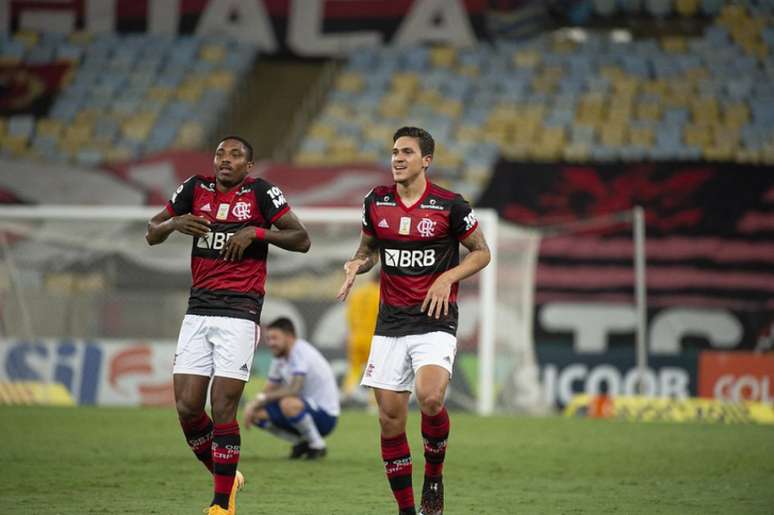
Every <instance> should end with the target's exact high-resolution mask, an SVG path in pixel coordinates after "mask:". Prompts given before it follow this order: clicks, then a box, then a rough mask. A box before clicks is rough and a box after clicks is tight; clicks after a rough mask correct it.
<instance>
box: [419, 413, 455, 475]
mask: <svg viewBox="0 0 774 515" xmlns="http://www.w3.org/2000/svg"><path fill="white" fill-rule="evenodd" d="M422 439H423V440H424V443H425V477H426V478H430V479H437V478H439V477H441V475H442V474H443V461H444V458H445V457H446V442H447V440H448V439H449V413H448V412H447V411H446V407H444V408H443V409H442V410H441V411H439V412H438V414H437V415H433V416H430V415H425V414H424V413H422Z"/></svg>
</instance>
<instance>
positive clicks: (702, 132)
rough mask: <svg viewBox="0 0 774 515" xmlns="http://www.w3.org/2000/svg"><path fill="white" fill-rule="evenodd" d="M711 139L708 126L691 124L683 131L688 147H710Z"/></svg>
mask: <svg viewBox="0 0 774 515" xmlns="http://www.w3.org/2000/svg"><path fill="white" fill-rule="evenodd" d="M711 139H712V135H711V133H710V131H709V129H708V128H707V127H706V126H702V125H693V124H691V125H686V126H685V128H684V129H683V140H684V141H685V144H686V145H690V146H694V147H703V146H705V145H708V144H709V142H710V141H711Z"/></svg>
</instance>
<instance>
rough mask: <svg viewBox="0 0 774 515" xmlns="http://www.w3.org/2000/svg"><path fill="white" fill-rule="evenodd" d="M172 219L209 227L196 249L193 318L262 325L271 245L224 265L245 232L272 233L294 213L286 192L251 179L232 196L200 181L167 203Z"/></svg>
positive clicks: (255, 246)
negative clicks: (189, 217)
mask: <svg viewBox="0 0 774 515" xmlns="http://www.w3.org/2000/svg"><path fill="white" fill-rule="evenodd" d="M166 207H167V211H168V212H169V214H170V215H172V216H178V215H182V214H185V213H191V214H193V215H195V216H201V217H203V218H206V219H207V220H209V221H210V232H209V233H207V234H206V235H204V236H202V237H194V238H193V244H192V246H191V275H192V279H193V284H192V286H191V295H190V297H189V301H188V311H187V312H188V313H189V314H191V315H211V316H227V317H235V318H247V319H250V320H254V321H255V322H256V323H258V322H259V321H260V314H261V308H262V305H263V296H264V284H265V282H266V255H267V253H268V244H267V243H266V242H264V241H257V242H254V243H253V244H252V245H250V246H249V247H247V249H246V250H245V253H244V255H243V258H242V259H241V260H239V261H224V260H223V259H222V258H221V252H222V250H223V248H224V247H225V246H226V244H227V243H228V241H229V239H231V237H232V236H233V235H234V234H236V233H237V232H238V231H239V230H241V229H243V228H245V227H263V228H266V229H268V228H270V227H271V225H272V224H273V223H274V222H275V221H276V220H277V219H278V218H280V217H281V216H282V215H284V214H285V213H286V212H287V211H288V210H289V209H290V207H289V206H288V204H287V202H286V201H285V196H284V195H283V194H282V191H281V190H280V189H279V188H278V187H277V186H274V185H273V184H270V183H268V182H266V181H264V180H263V179H254V178H251V177H248V178H247V179H245V181H244V182H243V183H242V185H241V186H240V187H239V188H238V189H235V190H232V191H230V192H227V193H220V192H218V191H217V189H216V188H215V178H214V177H205V176H201V175H197V176H194V177H191V178H189V179H188V180H186V181H185V182H184V183H183V184H181V185H180V186H179V187H178V188H177V190H176V191H175V193H174V194H173V195H172V198H171V199H170V201H169V203H167V206H166Z"/></svg>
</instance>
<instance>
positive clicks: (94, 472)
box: [0, 407, 774, 515]
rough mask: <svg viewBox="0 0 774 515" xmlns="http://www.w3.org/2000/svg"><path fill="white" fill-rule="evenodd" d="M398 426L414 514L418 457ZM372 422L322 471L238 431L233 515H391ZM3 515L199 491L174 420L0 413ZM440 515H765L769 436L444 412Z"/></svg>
mask: <svg viewBox="0 0 774 515" xmlns="http://www.w3.org/2000/svg"><path fill="white" fill-rule="evenodd" d="M418 426H419V419H418V415H417V413H416V412H412V413H411V416H410V419H409V427H410V443H411V446H412V451H413V456H414V486H415V489H416V490H417V502H418V497H419V490H420V489H421V481H422V469H423V465H424V459H423V456H422V452H421V449H422V448H421V446H420V441H419V429H418ZM377 427H378V423H377V419H376V417H375V416H373V415H369V414H366V413H362V412H346V413H344V415H343V416H342V418H341V420H340V423H339V427H338V428H337V430H336V431H335V432H334V434H333V435H332V437H331V438H330V439H329V450H330V454H329V455H328V457H327V458H325V459H324V460H322V461H320V462H290V461H288V460H287V459H286V455H287V452H288V447H287V445H286V444H285V443H284V442H282V441H279V440H276V439H274V438H271V437H269V436H268V435H266V434H265V433H262V432H260V431H259V430H257V429H251V430H249V431H244V429H243V431H242V459H241V462H240V467H239V468H240V470H242V472H244V474H245V477H246V478H247V485H246V488H245V490H244V491H243V492H242V493H241V494H240V495H239V497H238V508H239V509H238V513H241V514H243V515H246V514H259V513H282V514H315V515H316V514H334V513H335V514H339V513H352V514H357V515H368V514H379V515H381V514H394V513H397V509H396V507H395V505H394V503H393V500H392V496H391V494H390V491H389V487H388V484H387V481H386V479H385V477H384V474H383V466H382V463H381V460H380V455H379V447H378V429H377ZM0 435H2V444H0V506H2V509H1V510H0V511H2V513H14V514H36V515H37V514H41V515H43V514H76V513H77V514H86V513H88V514H94V513H109V514H120V513H135V514H151V513H152V514H163V515H174V514H197V513H201V510H202V509H203V508H204V507H205V506H206V505H207V503H208V501H209V500H210V496H211V480H210V477H209V475H208V474H207V473H206V471H205V469H204V467H202V466H201V465H200V464H199V463H198V462H197V461H196V460H195V459H194V457H193V455H192V453H191V452H190V451H189V450H188V447H187V446H186V444H185V442H184V440H183V436H182V434H181V432H180V429H179V427H178V425H177V419H176V417H175V414H174V411H173V410H172V409H112V408H99V409H97V408H69V409H68V408H23V407H15V408H10V407H3V408H0ZM445 475H446V492H447V494H446V504H447V509H446V514H447V515H455V514H476V515H479V514H487V515H492V514H500V513H502V514H522V513H524V514H533V513H536V514H542V513H549V514H550V513H559V514H561V513H566V514H576V513H589V514H598V513H626V514H628V513H642V514H654V513H674V514H691V513H696V514H711V513H717V514H731V513H733V514H741V513H768V514H771V513H774V428H773V427H763V426H739V425H735V426H722V425H700V424H631V423H622V422H609V421H595V420H581V419H565V418H561V417H548V418H525V417H492V418H479V417H476V416H474V415H470V414H463V413H452V435H451V441H450V445H449V451H448V455H447V464H446V470H445Z"/></svg>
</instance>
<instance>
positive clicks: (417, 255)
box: [384, 249, 435, 268]
mask: <svg viewBox="0 0 774 515" xmlns="http://www.w3.org/2000/svg"><path fill="white" fill-rule="evenodd" d="M434 264H435V249H425V250H406V249H384V265H385V266H389V267H393V268H409V267H412V268H421V267H427V266H433V265H434Z"/></svg>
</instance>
